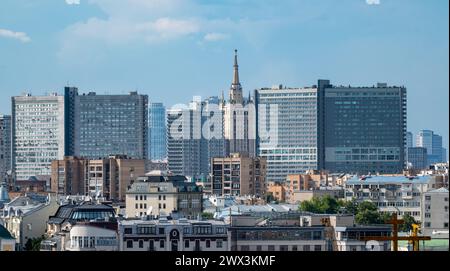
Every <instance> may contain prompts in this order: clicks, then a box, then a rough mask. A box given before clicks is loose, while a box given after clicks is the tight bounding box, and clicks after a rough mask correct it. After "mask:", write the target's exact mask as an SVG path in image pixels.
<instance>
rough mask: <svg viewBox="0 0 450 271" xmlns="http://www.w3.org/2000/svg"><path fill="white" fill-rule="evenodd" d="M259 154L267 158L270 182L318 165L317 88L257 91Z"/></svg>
mask: <svg viewBox="0 0 450 271" xmlns="http://www.w3.org/2000/svg"><path fill="white" fill-rule="evenodd" d="M255 104H256V108H257V112H258V114H257V130H258V152H257V154H258V156H261V157H265V158H266V159H267V181H275V182H284V181H285V180H286V176H287V175H289V174H300V173H304V172H306V171H307V170H310V169H317V168H318V156H317V152H318V149H317V146H318V142H317V141H318V133H317V131H318V118H317V115H318V113H317V109H318V106H317V104H318V100H317V88H315V87H312V88H286V87H283V86H281V85H280V86H276V87H272V88H262V89H258V90H256V91H255Z"/></svg>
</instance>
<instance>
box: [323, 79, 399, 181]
mask: <svg viewBox="0 0 450 271" xmlns="http://www.w3.org/2000/svg"><path fill="white" fill-rule="evenodd" d="M320 91H321V92H322V93H323V95H324V102H323V108H322V110H323V112H324V118H323V121H324V133H323V136H324V148H323V149H324V153H325V163H324V167H325V169H326V170H329V171H330V172H345V173H356V174H369V173H372V174H374V173H381V174H383V173H401V172H402V170H403V168H404V166H405V146H406V89H405V88H404V87H388V86H387V85H386V84H378V85H377V87H345V86H340V87H335V86H331V85H324V87H323V89H322V90H320Z"/></svg>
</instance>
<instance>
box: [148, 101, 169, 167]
mask: <svg viewBox="0 0 450 271" xmlns="http://www.w3.org/2000/svg"><path fill="white" fill-rule="evenodd" d="M148 127H149V155H150V159H151V160H164V159H165V158H166V156H167V154H166V153H167V151H166V108H165V107H164V105H163V104H162V103H150V104H149V111H148Z"/></svg>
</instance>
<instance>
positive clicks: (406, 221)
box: [398, 214, 418, 232]
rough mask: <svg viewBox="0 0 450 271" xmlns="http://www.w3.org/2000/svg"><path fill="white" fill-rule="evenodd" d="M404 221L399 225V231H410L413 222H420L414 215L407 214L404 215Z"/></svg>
mask: <svg viewBox="0 0 450 271" xmlns="http://www.w3.org/2000/svg"><path fill="white" fill-rule="evenodd" d="M403 221H404V223H403V224H401V225H400V226H399V229H398V230H399V231H406V232H407V231H410V230H412V224H418V223H417V221H416V220H415V219H414V217H412V216H410V215H409V214H406V215H404V216H403Z"/></svg>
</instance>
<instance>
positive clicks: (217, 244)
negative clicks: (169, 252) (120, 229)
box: [126, 239, 223, 250]
mask: <svg viewBox="0 0 450 271" xmlns="http://www.w3.org/2000/svg"><path fill="white" fill-rule="evenodd" d="M171 242H176V244H177V245H178V241H177V240H173V241H171ZM144 243H145V241H144V240H139V241H138V246H137V247H138V248H144ZM157 243H158V246H159V248H160V249H162V248H165V247H166V241H165V240H159V241H158V242H157ZM202 243H204V246H205V247H206V248H211V245H212V244H211V240H209V239H206V240H205V241H204V242H202V241H200V240H195V244H194V249H196V250H199V249H200V248H201V244H202ZM213 243H215V248H223V240H222V239H218V240H216V241H215V242H213ZM126 247H127V248H134V241H133V240H127V241H126ZM190 247H191V241H190V240H184V248H190ZM148 249H149V250H155V241H154V240H149V241H148Z"/></svg>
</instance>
